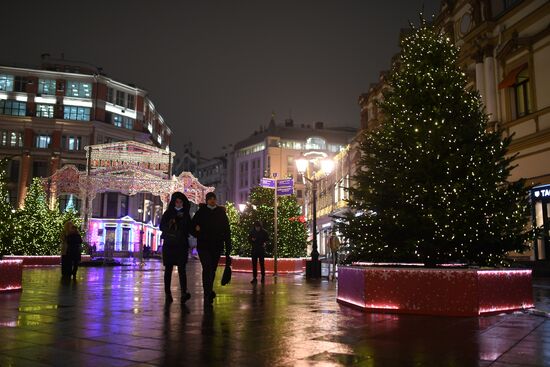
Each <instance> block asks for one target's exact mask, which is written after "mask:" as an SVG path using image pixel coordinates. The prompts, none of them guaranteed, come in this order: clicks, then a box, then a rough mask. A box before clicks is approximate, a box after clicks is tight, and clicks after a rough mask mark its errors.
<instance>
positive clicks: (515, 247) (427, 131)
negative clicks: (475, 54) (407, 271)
mask: <svg viewBox="0 0 550 367" xmlns="http://www.w3.org/2000/svg"><path fill="white" fill-rule="evenodd" d="M401 47H402V51H401V55H400V59H399V61H398V62H397V63H396V64H395V65H394V68H393V70H392V74H391V77H390V84H389V87H390V88H389V92H387V93H386V94H385V96H384V102H382V103H381V105H380V107H381V108H382V111H383V116H384V117H383V121H382V124H381V126H380V128H378V129H376V130H373V131H368V132H366V133H365V134H364V136H363V139H362V142H361V146H360V149H361V152H362V154H361V156H362V158H361V161H360V164H359V165H360V168H361V169H359V170H358V173H357V175H356V176H355V180H356V187H355V188H354V189H352V190H351V200H350V207H351V209H352V210H351V211H350V213H348V215H347V218H346V219H345V220H343V221H341V223H340V230H341V231H342V232H343V236H344V237H345V239H346V242H347V245H346V247H345V253H346V255H347V261H357V260H369V261H373V260H374V261H380V260H384V261H412V262H422V263H424V264H426V265H429V266H433V265H436V264H439V263H447V262H461V263H468V264H477V265H498V264H501V263H502V260H503V258H504V255H505V254H506V253H507V252H509V251H522V250H524V249H525V245H524V243H525V240H526V236H527V235H526V233H525V230H524V227H525V225H526V223H527V221H528V214H529V212H528V202H527V192H526V188H525V186H524V182H523V181H522V180H519V181H516V182H510V181H508V178H509V176H510V171H511V169H512V168H513V166H512V165H511V163H512V161H513V157H510V156H507V149H508V146H509V144H510V141H511V138H510V137H504V136H502V132H501V131H498V130H497V131H491V130H489V129H488V118H487V115H486V114H485V110H484V106H483V105H482V102H481V99H480V96H479V94H478V92H477V91H475V90H471V89H470V88H468V87H467V80H466V76H465V74H464V73H463V72H462V70H461V69H460V67H459V65H458V61H457V60H458V55H459V51H458V49H457V48H456V47H455V46H454V45H453V44H452V42H451V41H450V40H449V38H448V37H447V36H446V35H444V34H442V33H440V32H439V31H437V30H436V29H434V28H433V27H432V26H431V25H428V24H426V22H424V21H423V22H422V24H421V26H420V27H419V28H417V29H413V30H412V31H411V33H409V35H408V36H406V37H404V38H403V39H402V44H401Z"/></svg>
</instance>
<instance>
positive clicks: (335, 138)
mask: <svg viewBox="0 0 550 367" xmlns="http://www.w3.org/2000/svg"><path fill="white" fill-rule="evenodd" d="M356 132H357V129H356V128H352V127H326V126H325V125H324V123H323V122H316V123H315V124H314V125H306V124H301V125H299V126H298V125H295V124H294V121H293V120H292V119H286V120H285V122H284V124H279V125H278V124H276V122H275V119H274V117H272V119H271V121H270V122H269V125H268V127H267V128H266V129H262V130H260V131H257V132H255V133H254V134H252V135H251V136H250V137H248V138H247V139H245V140H242V141H240V142H238V143H236V144H235V147H234V150H233V153H232V155H231V159H230V163H229V165H228V167H229V169H228V171H229V175H228V177H229V192H230V194H229V195H230V199H231V200H232V201H234V202H235V203H236V204H237V205H238V204H245V203H246V202H247V201H248V198H249V194H250V190H251V189H252V188H254V187H256V186H258V185H259V184H260V180H261V178H263V177H274V176H276V177H277V178H293V179H294V183H295V187H294V192H295V195H296V197H297V198H298V201H299V203H300V204H301V205H303V204H304V199H305V189H306V187H305V184H304V180H303V178H302V177H301V175H299V174H298V172H297V169H296V163H295V162H296V160H297V159H299V158H301V157H302V156H303V154H304V153H306V152H308V151H313V150H314V151H319V152H323V153H325V154H326V155H328V156H330V157H332V156H334V155H336V154H338V153H339V152H340V151H342V150H343V149H344V148H345V147H346V146H347V145H348V143H349V142H350V141H351V139H352V138H353V137H354V136H355V134H356Z"/></svg>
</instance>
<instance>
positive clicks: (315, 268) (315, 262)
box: [296, 152, 334, 278]
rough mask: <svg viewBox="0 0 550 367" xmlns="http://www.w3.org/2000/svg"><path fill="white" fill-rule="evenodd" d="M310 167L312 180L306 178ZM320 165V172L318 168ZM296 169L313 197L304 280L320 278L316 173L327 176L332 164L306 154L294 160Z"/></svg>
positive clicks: (314, 154)
mask: <svg viewBox="0 0 550 367" xmlns="http://www.w3.org/2000/svg"><path fill="white" fill-rule="evenodd" d="M310 164H311V166H312V168H313V172H312V178H309V177H307V175H306V173H307V170H308V167H309V166H310ZM319 165H320V167H319V168H320V171H318V166H319ZM296 168H297V170H298V172H299V173H300V174H301V175H302V177H304V178H305V180H306V181H307V182H309V183H310V184H311V193H312V196H313V202H312V236H313V238H312V243H311V260H310V261H307V262H306V278H321V263H320V261H319V250H318V246H317V184H318V181H319V180H318V178H317V175H316V173H317V172H322V173H323V174H325V176H328V175H329V174H330V173H331V172H332V169H333V168H334V162H333V161H332V160H331V159H327V155H326V154H325V153H319V152H308V153H307V154H305V155H304V158H301V159H297V160H296Z"/></svg>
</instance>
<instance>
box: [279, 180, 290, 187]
mask: <svg viewBox="0 0 550 367" xmlns="http://www.w3.org/2000/svg"><path fill="white" fill-rule="evenodd" d="M293 186H294V180H293V179H292V178H284V179H282V180H277V187H293Z"/></svg>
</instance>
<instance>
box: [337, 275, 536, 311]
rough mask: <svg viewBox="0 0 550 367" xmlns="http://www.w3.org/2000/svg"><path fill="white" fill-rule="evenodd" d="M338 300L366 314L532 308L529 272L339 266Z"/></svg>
mask: <svg viewBox="0 0 550 367" xmlns="http://www.w3.org/2000/svg"><path fill="white" fill-rule="evenodd" d="M338 302H339V303H341V304H347V305H351V306H354V307H358V308H360V309H362V310H365V311H367V312H385V313H407V314H424V315H443V316H479V315H486V314H494V313H499V312H506V311H514V310H522V309H526V308H531V307H533V306H534V305H533V290H532V276H531V270H519V269H505V270H481V269H424V268H420V269H419V268H391V267H360V266H342V267H340V268H339V269H338Z"/></svg>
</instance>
